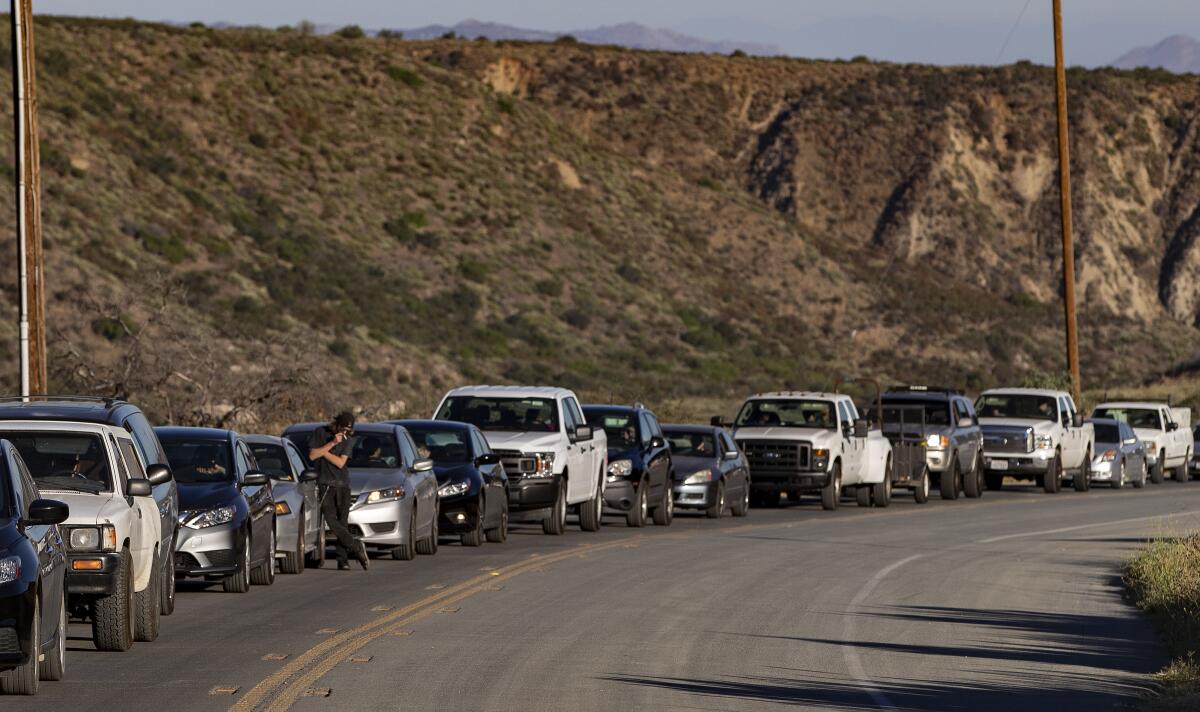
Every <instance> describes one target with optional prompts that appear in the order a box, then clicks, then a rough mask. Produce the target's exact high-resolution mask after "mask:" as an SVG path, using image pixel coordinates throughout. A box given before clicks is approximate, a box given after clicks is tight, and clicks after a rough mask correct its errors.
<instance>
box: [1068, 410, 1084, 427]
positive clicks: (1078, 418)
mask: <svg viewBox="0 0 1200 712" xmlns="http://www.w3.org/2000/svg"><path fill="white" fill-rule="evenodd" d="M1071 427H1075V428H1082V427H1083V413H1076V414H1075V415H1073V416H1071Z"/></svg>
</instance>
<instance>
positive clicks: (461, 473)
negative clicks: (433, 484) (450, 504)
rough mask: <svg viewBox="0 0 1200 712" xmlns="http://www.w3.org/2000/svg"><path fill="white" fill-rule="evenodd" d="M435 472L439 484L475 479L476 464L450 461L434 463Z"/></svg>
mask: <svg viewBox="0 0 1200 712" xmlns="http://www.w3.org/2000/svg"><path fill="white" fill-rule="evenodd" d="M433 474H434V475H436V476H437V481H438V484H439V485H444V484H446V483H447V482H462V481H463V480H473V479H475V466H474V465H472V464H471V463H469V462H448V463H446V464H443V465H439V464H437V463H436V462H435V463H433Z"/></svg>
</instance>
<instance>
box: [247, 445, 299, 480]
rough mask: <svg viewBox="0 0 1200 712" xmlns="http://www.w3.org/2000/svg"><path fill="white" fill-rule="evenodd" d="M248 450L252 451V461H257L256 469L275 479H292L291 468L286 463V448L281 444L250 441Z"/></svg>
mask: <svg viewBox="0 0 1200 712" xmlns="http://www.w3.org/2000/svg"><path fill="white" fill-rule="evenodd" d="M250 452H252V453H254V461H255V462H257V463H258V469H260V470H262V471H263V472H265V473H267V474H268V475H270V476H271V477H272V478H274V479H277V480H284V481H289V482H290V481H291V480H292V470H291V467H290V466H289V465H288V456H287V450H285V449H284V447H283V446H282V445H270V444H267V443H257V444H253V443H252V444H251V445H250Z"/></svg>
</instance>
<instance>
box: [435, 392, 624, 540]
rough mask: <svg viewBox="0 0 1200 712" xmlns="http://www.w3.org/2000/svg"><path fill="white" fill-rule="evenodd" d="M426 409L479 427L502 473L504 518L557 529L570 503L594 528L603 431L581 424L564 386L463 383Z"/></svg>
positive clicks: (600, 499) (600, 498)
mask: <svg viewBox="0 0 1200 712" xmlns="http://www.w3.org/2000/svg"><path fill="white" fill-rule="evenodd" d="M433 417H434V419H435V420H455V421H460V422H464V423H470V424H471V425H474V426H475V427H477V428H479V429H480V430H482V431H483V435H484V437H485V438H486V439H487V441H488V445H489V446H490V447H491V448H492V450H494V451H495V452H496V454H498V455H499V456H500V459H501V461H502V462H503V463H504V471H505V473H506V474H507V475H508V482H509V494H508V505H509V512H510V518H511V520H512V521H514V522H519V521H531V520H532V521H540V522H541V524H542V531H544V532H545V533H547V534H562V533H563V531H564V530H565V528H566V521H567V512H568V510H575V511H577V512H578V513H579V527H580V528H581V529H583V530H584V531H599V529H600V519H601V515H602V513H603V508H604V482H605V471H606V470H607V469H608V438H607V436H606V435H605V433H604V430H603V429H602V428H593V427H592V426H591V425H589V424H588V422H587V419H586V418H585V417H584V415H583V410H582V409H581V408H580V406H579V398H578V397H577V396H576V395H575V394H574V393H573V392H572V391H569V390H567V389H565V388H544V387H522V386H466V387H463V388H456V389H454V390H452V391H450V392H449V393H447V394H446V395H445V396H444V397H443V398H442V402H441V404H439V405H438V407H437V410H436V411H435V412H434V416H433Z"/></svg>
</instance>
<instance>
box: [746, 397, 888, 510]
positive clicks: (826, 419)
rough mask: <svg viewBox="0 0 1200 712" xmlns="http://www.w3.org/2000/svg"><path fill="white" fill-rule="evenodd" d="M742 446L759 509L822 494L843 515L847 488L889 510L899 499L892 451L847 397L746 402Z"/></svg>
mask: <svg viewBox="0 0 1200 712" xmlns="http://www.w3.org/2000/svg"><path fill="white" fill-rule="evenodd" d="M733 437H734V440H736V441H737V445H738V448H740V449H741V451H742V452H743V453H744V454H745V455H746V459H747V460H748V461H749V464H750V483H751V484H750V497H751V503H752V504H754V505H756V506H759V507H762V506H775V505H777V504H778V503H779V496H780V495H781V494H787V495H788V499H789V500H799V498H800V495H802V494H805V493H817V492H819V493H820V495H821V506H822V508H824V509H827V510H833V509H837V507H838V503H839V502H840V500H841V495H842V490H843V489H853V490H854V492H855V496H856V499H857V500H858V504H859V506H865V507H869V506H872V505H875V506H879V507H886V506H888V504H889V503H890V501H891V493H892V476H891V471H892V446H891V443H889V442H888V440H887V438H885V437H884V436H883V433H882V432H881V431H879V430H871V429H870V426H869V424H868V422H867V421H866V420H865V419H863V418H861V417H860V416H859V413H858V409H857V408H856V407H855V405H854V401H853V400H851V399H850V397H849V396H846V395H843V394H839V393H814V392H792V391H789V392H780V393H760V394H757V395H754V396H751V397H750V398H748V399H747V400H746V402H745V403H743V404H742V407H741V410H739V411H738V415H737V419H736V420H735V421H734V431H733Z"/></svg>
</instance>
